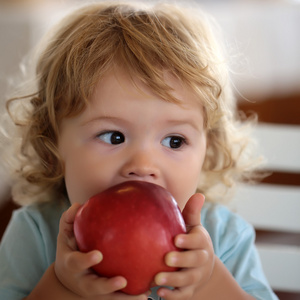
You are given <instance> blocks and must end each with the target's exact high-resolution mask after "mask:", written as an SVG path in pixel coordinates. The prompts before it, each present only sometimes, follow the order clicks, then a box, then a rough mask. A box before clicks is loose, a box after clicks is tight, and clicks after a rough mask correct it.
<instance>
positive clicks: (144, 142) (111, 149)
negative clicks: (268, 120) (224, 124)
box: [59, 72, 206, 209]
mask: <svg viewBox="0 0 300 300" xmlns="http://www.w3.org/2000/svg"><path fill="white" fill-rule="evenodd" d="M114 74H115V75H114ZM114 74H113V73H111V74H108V75H107V76H106V77H104V78H103V79H102V80H101V81H99V83H98V84H97V86H96V89H95V92H94V94H93V96H92V99H91V101H90V102H89V104H88V107H87V108H86V109H85V110H84V111H83V113H81V114H80V115H79V116H76V117H73V118H68V119H64V120H63V121H62V124H61V134H60V139H59V150H60V153H61V155H62V158H63V161H64V163H65V182H66V187H67V191H68V195H69V198H70V201H71V203H75V202H79V203H84V202H85V201H86V200H88V198H90V197H91V196H93V195H94V194H96V193H98V192H101V191H103V190H105V189H107V188H109V187H111V186H113V185H116V184H118V183H121V182H124V181H128V180H142V181H148V182H152V183H156V184H158V185H161V186H163V187H164V188H166V189H167V190H169V191H170V192H171V193H172V194H173V196H174V197H175V199H176V201H177V203H178V205H179V207H180V208H181V209H183V208H184V206H185V204H186V202H187V200H188V199H189V197H190V196H191V195H192V194H194V193H195V191H196V188H197V184H198V180H199V174H200V172H201V168H202V164H203V161H204V157H205V151H206V133H205V129H204V128H203V108H202V106H201V105H200V104H199V102H197V101H196V100H195V99H196V98H195V95H194V94H193V93H192V92H191V91H189V90H188V89H187V88H185V87H184V86H183V85H182V84H181V83H180V82H179V81H178V80H177V79H175V78H174V77H172V76H168V74H166V82H167V83H168V84H169V85H170V86H171V87H172V88H173V89H174V91H173V95H174V96H175V97H176V98H177V99H179V100H180V101H182V105H178V104H175V103H169V102H166V101H164V100H161V99H160V98H159V97H157V96H156V95H154V94H153V93H151V91H150V89H149V88H147V87H145V86H143V85H142V84H140V85H139V87H140V88H141V89H142V91H141V90H138V89H136V87H135V86H134V85H133V84H132V82H131V81H130V79H129V78H128V77H129V76H128V75H126V73H125V72H118V73H114Z"/></svg>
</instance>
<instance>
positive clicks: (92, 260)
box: [64, 250, 103, 273]
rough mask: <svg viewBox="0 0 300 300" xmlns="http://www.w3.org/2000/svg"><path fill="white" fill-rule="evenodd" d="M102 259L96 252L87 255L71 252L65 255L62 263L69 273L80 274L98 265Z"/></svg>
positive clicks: (100, 254)
mask: <svg viewBox="0 0 300 300" xmlns="http://www.w3.org/2000/svg"><path fill="white" fill-rule="evenodd" d="M102 259H103V256H102V253H101V252H100V251H98V250H93V251H91V252H88V253H82V252H79V251H72V252H69V253H67V254H66V257H65V261H64V263H65V266H66V267H67V268H68V269H69V270H70V271H72V272H74V273H80V272H83V271H85V270H87V269H89V268H91V267H92V266H94V265H96V264H98V263H100V262H101V261H102Z"/></svg>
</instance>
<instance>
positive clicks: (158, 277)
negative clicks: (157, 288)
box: [155, 274, 167, 285]
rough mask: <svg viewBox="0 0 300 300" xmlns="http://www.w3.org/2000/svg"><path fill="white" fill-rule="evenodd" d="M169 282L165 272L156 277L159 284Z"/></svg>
mask: <svg viewBox="0 0 300 300" xmlns="http://www.w3.org/2000/svg"><path fill="white" fill-rule="evenodd" d="M166 282H167V278H166V277H165V275H164V274H158V275H157V276H156V278H155V283H156V284H157V285H164V284H165V283H166Z"/></svg>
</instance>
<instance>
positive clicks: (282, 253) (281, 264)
mask: <svg viewBox="0 0 300 300" xmlns="http://www.w3.org/2000/svg"><path fill="white" fill-rule="evenodd" d="M257 249H258V252H259V255H260V257H261V260H262V265H263V269H264V272H265V274H266V277H267V278H268V280H269V283H270V285H271V286H272V288H273V289H276V290H279V291H280V290H283V291H290V292H299V293H300V248H299V247H292V246H284V245H283V246H282V245H276V246H275V245H268V244H258V245H257Z"/></svg>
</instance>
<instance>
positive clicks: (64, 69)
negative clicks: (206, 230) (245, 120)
mask: <svg viewBox="0 0 300 300" xmlns="http://www.w3.org/2000/svg"><path fill="white" fill-rule="evenodd" d="M194 11H195V9H194ZM196 14H197V17H196V16H195V13H193V12H191V11H188V12H187V11H186V10H183V9H182V7H179V8H178V7H176V6H174V5H167V4H159V5H152V6H149V7H148V6H146V5H145V6H141V4H139V6H137V5H135V4H126V3H125V4H114V3H111V4H109V3H107V2H105V3H97V4H92V5H88V6H86V7H83V8H82V7H81V8H80V9H79V10H76V11H75V12H73V13H72V14H70V15H69V16H68V17H66V18H64V19H63V20H62V21H61V22H60V23H59V24H58V26H57V27H56V28H55V29H54V30H53V31H51V32H50V33H49V35H48V36H47V43H46V45H44V46H43V47H42V50H41V53H40V55H39V58H38V61H37V64H36V74H35V76H36V80H37V81H36V89H35V91H34V92H33V93H32V94H31V95H29V96H25V97H18V98H14V99H11V100H10V101H9V102H8V104H7V106H8V110H9V112H10V115H11V116H12V118H13V120H14V122H15V124H16V125H17V127H18V129H19V133H20V138H19V139H18V156H17V157H18V161H19V167H18V168H17V169H16V173H15V174H16V177H17V180H16V184H15V186H14V198H15V200H16V201H17V202H18V203H20V204H28V203H32V202H35V201H42V199H43V200H45V199H46V200H49V199H50V200H51V199H52V198H53V195H57V194H58V193H59V194H63V193H65V190H64V166H63V162H62V161H61V159H60V156H59V151H58V138H59V125H60V122H61V121H62V119H63V118H68V117H73V116H76V115H78V114H79V113H80V112H82V111H83V110H84V109H85V107H86V104H87V102H88V99H89V98H90V96H91V94H92V93H93V89H94V87H95V84H96V83H97V82H98V81H99V80H100V79H101V77H103V76H104V75H105V74H106V72H107V71H108V70H112V69H114V68H120V67H122V68H124V69H125V70H126V71H127V72H128V74H129V76H130V78H131V79H132V80H133V82H134V81H135V80H136V79H138V80H139V81H142V82H143V83H144V84H146V85H147V86H149V87H150V88H151V89H152V90H153V91H154V92H155V93H156V94H157V95H158V96H159V97H161V98H162V99H163V100H165V101H170V102H175V103H177V101H178V100H177V99H175V98H174V97H173V96H172V90H171V88H170V87H169V86H168V85H167V84H166V83H165V81H164V72H163V71H165V70H167V71H169V72H171V73H172V74H173V75H174V76H176V77H177V78H179V79H180V80H181V81H182V82H183V83H184V84H186V85H187V86H188V87H189V88H191V89H192V90H193V91H194V92H195V93H196V95H198V99H199V103H201V104H202V105H203V107H204V110H205V128H206V130H207V140H208V146H207V154H206V158H205V162H204V166H203V172H202V174H201V180H200V182H199V190H200V191H201V192H203V193H204V194H205V195H206V198H207V200H210V201H217V202H222V201H225V200H226V195H225V194H228V193H227V192H228V191H229V190H231V189H232V188H233V187H234V185H235V182H237V181H239V180H241V179H245V178H250V176H251V174H253V173H252V171H253V169H254V168H253V166H254V164H253V160H251V159H250V158H251V151H246V150H245V149H247V147H248V143H249V138H248V135H247V134H244V133H242V128H241V122H240V121H239V120H238V118H237V115H236V113H235V99H234V96H233V93H232V90H231V86H230V80H229V75H228V69H227V64H226V61H225V58H224V56H223V54H222V49H221V47H220V46H219V44H218V43H217V42H216V39H215V37H214V34H213V30H212V26H211V24H212V23H211V22H210V21H209V20H208V17H207V16H206V15H204V14H202V13H201V11H199V10H196ZM46 195H48V196H46ZM49 195H52V196H51V197H52V198H51V197H49Z"/></svg>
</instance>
